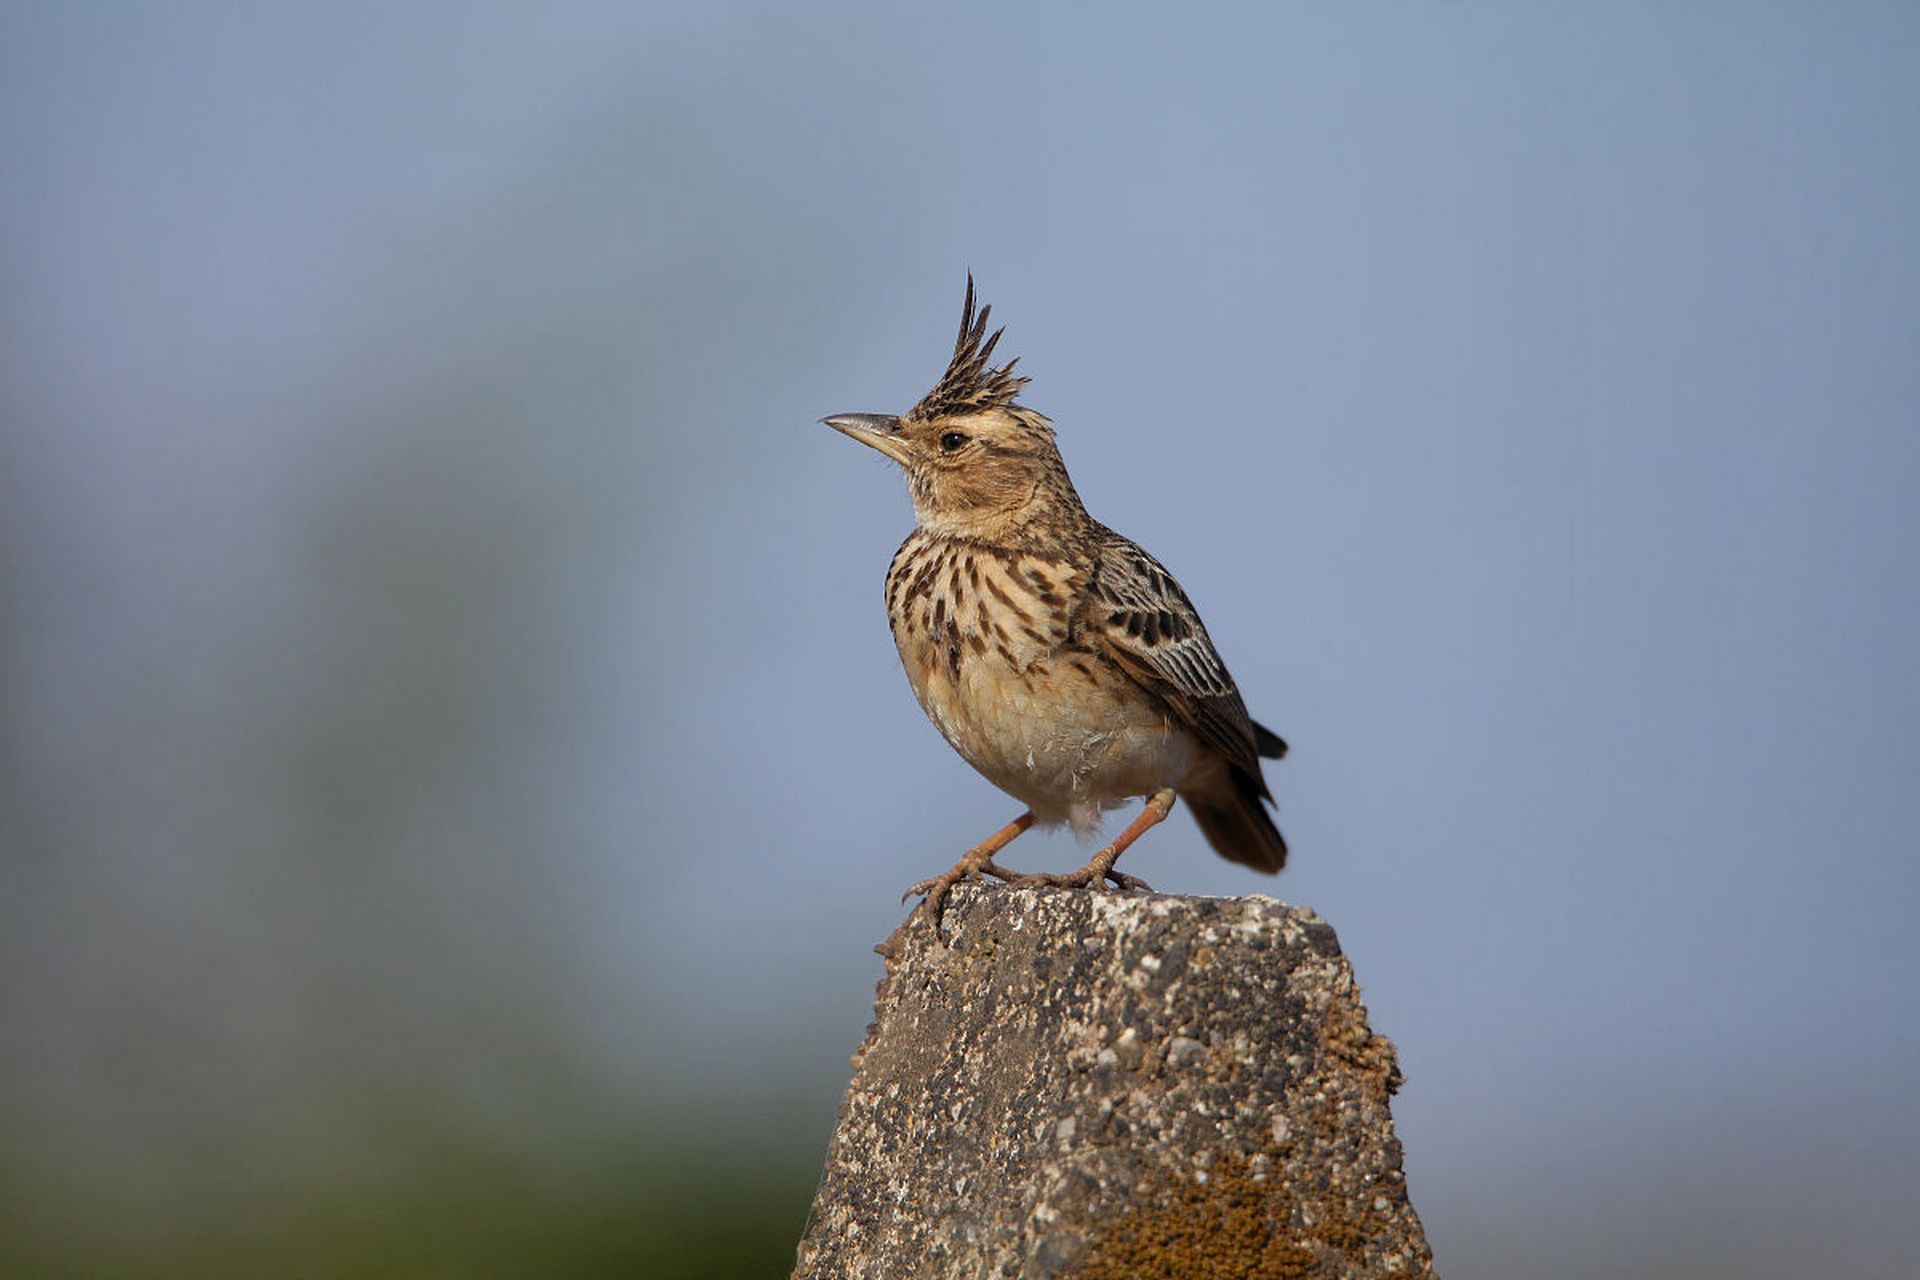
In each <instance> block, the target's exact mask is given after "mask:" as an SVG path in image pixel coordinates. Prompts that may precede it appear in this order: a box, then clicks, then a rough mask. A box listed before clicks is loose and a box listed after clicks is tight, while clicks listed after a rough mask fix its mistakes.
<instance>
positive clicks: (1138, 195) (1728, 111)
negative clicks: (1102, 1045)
mask: <svg viewBox="0 0 1920 1280" xmlns="http://www.w3.org/2000/svg"><path fill="white" fill-rule="evenodd" d="M1917 12H1920V11H1916V10H1915V9H1913V8H1912V7H1911V6H1903V5H1884V6H1883V5H1872V4H1842V5H1820V6H1816V5H1777V6H1776V5H1752V6H1740V7H1737V8H1731V7H1725V6H1709V5H1678V6H1676V5H1604V6H1586V7H1582V6H1570V7H1560V6H1555V7H1552V8H1550V9H1549V8H1546V7H1541V6H1534V5H1493V4H1480V3H1453V4H1438V3H1435V4H1408V5H1397V6H1365V7H1358V6H1345V5H1302V6H1277V7H1276V6H1231V5H1229V6H1218V7H1209V8H1206V9H1203V10H1198V11H1195V12H1191V13H1185V14H1175V13H1174V12H1173V11H1171V10H1165V9H1160V8H1153V7H1145V6H1137V5H1113V6H1103V7H1100V8H1097V9H1095V8H1090V7H1069V6H1044V7H1041V6H1035V7H1027V6H1001V5H984V6H974V7H971V8H963V9H955V8H946V9H940V10H910V9H902V8H896V7H891V6H880V5H858V4H828V5H821V6H810V7H804V8H802V7H774V6H763V5H754V4H739V5H693V4H685V5H679V4H663V5H641V6H632V5H612V4H604V5H602V4H569V5H559V6H541V7H536V6H497V5H464V4H463V5H453V4H409V5H371V4H364V5H363V4H338V5H273V4H203V3H188V4H179V5H168V6H152V5H135V4H125V5H123V4H107V3H78V4H51V3H43V4H21V3H13V4H4V5H0V231H3V232H4V234H3V235H0V326H4V342H0V698H4V705H3V707H0V1275H4V1276H6V1277H9V1278H10V1280H11V1278H14V1277H32V1278H38V1277H62V1278H92V1277H153V1276H173V1275H180V1276H189V1275H191V1276H209V1275H218V1276H236V1277H238V1276H249V1277H251V1276H262V1277H267V1276H272V1277H287V1276H296V1277H297V1276H341V1275H368V1276H395V1277H416V1276H419V1277H448V1278H455V1277H458V1278H467V1277H473V1278H476V1280H477V1278H482V1277H507V1276H527V1275H540V1276H579V1277H592V1276H602V1275H605V1276H613V1275H622V1276H635V1275H639V1276H647V1277H660V1278H662V1280H667V1278H672V1280H678V1278H681V1277H688V1278H691V1277H704V1276H713V1277H720V1276H726V1277H736V1276H753V1275H770V1276H772V1275H781V1274H784V1272H785V1270H786V1269H787V1268H788V1267H789V1266H790V1265H791V1258H792V1247H793V1244H794V1242H795V1241H796V1240H797V1238H798V1236H799V1234H800V1231H801V1228H802V1225H803V1223H804V1221H805V1217H806V1212H807V1206H808V1202H809V1199H810V1196H811V1193H812V1189H813V1186H814V1183H815V1180H816V1178H817V1176H818V1172H819V1168H820V1161H821V1158H822V1155H823V1153H824V1148H825V1143H826V1140H827V1137H828V1135H829V1134H830V1132H831V1129H832V1125H833V1119H834V1109H835V1107H836V1105H837V1102H838V1098H839V1093H840V1090H841V1089H842V1088H843V1087H844V1084H845V1081H846V1078H847V1075H848V1066H847V1055H848V1053H849V1052H850V1051H851V1050H852V1049H853V1048H854V1047H855V1045H856V1044H857V1043H858V1041H859V1038H860V1036H861V1034H862V1030H863V1028H864V1026H865V1022H866V1019H867V1016H868V1008H869V1002H870V999H871V994H872V983H873V981H874V980H875V979H876V978H877V977H878V975H879V965H878V961H877V960H876V959H875V958H874V957H873V956H872V955H871V953H870V952H869V949H868V948H869V947H870V945H871V944H872V943H873V942H875V941H877V940H879V939H880V938H881V937H883V936H885V934H886V933H887V932H888V931H889V930H890V929H891V928H892V926H893V924H894V923H895V922H896V920H897V919H898V918H899V915H900V912H901V908H900V907H899V905H898V893H899V891H900V889H901V888H903V887H904V886H905V885H906V884H908V883H911V882H912V881H914V880H916V879H918V878H920V877H922V876H924V875H926V874H930V873H931V872H932V871H934V870H937V869H939V868H941V867H944V866H946V865H947V864H948V863H949V862H950V860H951V859H952V857H953V856H954V855H955V854H956V853H957V852H958V851H959V850H960V849H962V848H964V847H965V846H966V845H967V844H969V843H971V842H972V841H973V840H975V839H978V838H979V837H980V836H981V835H983V834H985V833H986V832H988V831H990V830H992V829H993V828H995V827H997V826H998V825H1000V824H1001V823H1002V822H1004V821H1005V820H1006V819H1007V818H1008V817H1010V816H1012V811H1013V810H1012V805H1011V804H1010V802H1008V801H1006V800H1005V799H1004V798H1003V797H1001V796H999V795H997V794H996V793H995V792H993V790H992V789H991V788H990V787H988V786H987V785H986V784H985V783H984V782H982V781H981V780H979V779H978V778H976V777H974V776H973V775H972V774H971V773H970V772H969V771H968V770H966V769H965V768H964V766H962V765H961V764H960V763H959V762H958V761H956V760H955V759H954V758H953V757H952V755H951V753H950V752H949V751H948V750H947V748H946V747H945V746H944V745H943V744H942V743H940V741H939V740H938V738H937V736H936V735H935V734H934V733H933V731H932V730H931V729H930V728H929V727H928V726H927V725H926V724H925V723H924V721H923V720H922V718H921V716H920V713H919V711H918V710H917V708H916V707H915V706H914V705H913V702H912V699H911V696H910V694H909V693H908V691H907V689H906V686H905V682H904V681H903V680H902V679H901V678H900V674H899V672H898V669H897V663H896V661H895V659H894V656H893V653H892V648H891V643H890V640H889V639H888V636H887V633H886V628H885V624H884V619H883V614H882V608H881V603H880V583H881V578H882V575H883V573H884V571H885V567H886V564H887V561H888V558H889V556H890V555H891V553H892V550H893V548H894V546H895V545H896V543H897V542H898V540H899V538H900V537H901V536H903V535H904V533H905V532H906V529H907V526H908V523H909V516H908V513H907V507H906V503H905V501H904V496H903V493H902V490H901V485H900V483H899V480H898V477H897V476H896V475H895V474H893V473H892V470H891V468H890V467H889V466H888V465H887V464H885V463H884V461H882V460H879V459H877V458H876V457H874V456H872V455H871V454H869V453H867V452H866V451H862V450H858V449H857V448H855V447H854V446H852V445H850V444H849V443H848V442H846V441H845V440H843V439H841V438H839V437H838V436H835V435H833V434H832V433H831V432H829V431H827V430H825V429H824V428H821V427H818V426H817V425H816V420H817V419H818V418H819V417H820V416H821V415H823V414H826V413H831V412H843V411H887V410H897V409H899V408H901V407H904V406H905V405H907V404H909V403H910V402H911V401H912V400H913V399H914V398H915V397H916V396H918V395H919V394H920V393H921V392H922V391H924V390H925V389H926V388H927V387H928V386H929V385H930V384H931V382H932V381H933V380H934V379H935V378H936V377H937V376H938V374H939V372H940V370H941V368H942V367H943V363H944V359H945V354H946V352H947V350H948V348H949V343H950V341H951V337H952V330H953V326H954V323H955V321H956V320H957V318H958V310H959V301H960V292H961V288H962V284H963V279H964V275H965V273H966V272H967V271H968V270H969V269H970V270H972V271H973V272H974V273H975V275H976V276H977V277H978V278H979V281H980V285H981V289H982V293H983V296H984V298H985V299H986V300H987V301H989V302H991V303H993V304H994V307H995V318H996V320H1001V321H1005V322H1006V323H1007V324H1008V325H1009V333H1008V337H1007V339H1006V343H1005V345H1004V346H1003V348H1002V350H1003V351H1005V352H1007V353H1011V354H1019V355H1021V356H1022V357H1023V363H1022V371H1023V372H1028V373H1031V374H1032V375H1034V377H1035V379H1036V381H1035V382H1034V384H1033V386H1032V388H1031V389H1030V391H1029V393H1028V396H1027V399H1028V401H1029V402H1030V403H1032V404H1033V405H1034V406H1035V407H1037V408H1040V409H1042V410H1043V411H1045V412H1047V413H1049V414H1051V415H1052V416H1053V417H1054V418H1055V420H1056V423H1057V425H1058V427H1059V431H1060V439H1061V443H1062V447H1063V449H1064V451H1065V453H1066V457H1067V460H1068V462H1069V464H1070V466H1071V467H1072V468H1073V471H1074V475H1075V477H1076V479H1077V481H1078V482H1079V485H1080V488H1081V491H1082V493H1083V495H1084V496H1085V497H1086V499H1087V501H1088V504H1089V506H1090V508H1091V509H1092V510H1093V511H1094V513H1095V514H1096V515H1098V516H1100V517H1101V518H1103V519H1105V520H1107V521H1108V522H1109V523H1112V524H1113V525H1115V526H1116V527H1118V528H1120V529H1121V530H1123V531H1124V532H1126V533H1128V534H1130V535H1132V536H1134V537H1136V538H1138V539H1139V540H1140V541H1141V542H1143V543H1144V544H1145V545H1147V546H1148V547H1150V548H1151V549H1153V550H1154V551H1155V553H1156V554H1158V555H1159V556H1160V557H1161V558H1162V559H1163V560H1165V561H1166V562H1167V563H1168V564H1169V566H1170V567H1172V568H1173V569H1174V571H1175V572H1176V573H1178V574H1179V575H1180V577H1181V578H1182V580H1183V582H1184V583H1185V584H1186V586H1187V587H1188V589H1189V591H1190V592H1191V594H1192V595H1193V596H1194V597H1195V599H1196V600H1197V602H1198V603H1199V604H1200V606H1201V608H1202V609H1203V611H1204V612H1205V614H1206V616H1207V619H1208V622H1209V626H1210V628H1211V629H1212V631H1213V632H1214V635H1215V637H1216V639H1217V640H1218V642H1219V644H1220V646H1221V648H1222V650H1223V652H1224V654H1225V656H1226V658H1227V660H1228V661H1229V663H1230V664H1231V665H1232V667H1233V669H1234V671H1235V673H1236V675H1237V676H1238V678H1239V682H1240V684H1241V685H1242V687H1243V688H1244V689H1245V690H1246V692H1247V695H1248V701H1249V703H1250V705H1251V707H1252V709H1253V711H1254V713H1255V714H1256V715H1257V716H1259V717H1260V718H1261V719H1262V720H1263V721H1265V722H1267V723H1269V724H1271V725H1273V726H1274V727H1275V728H1276V729H1277V730H1279V731H1280V732H1282V733H1283V734H1284V735H1285V736H1286V737H1287V738H1288V739H1289V740H1290V741H1291V742H1292V743H1293V745H1294V748H1295V750H1294V753H1293V755H1292V756H1291V757H1290V758H1289V759H1288V760H1287V761H1286V762H1285V763H1284V764H1283V765H1281V766H1280V767H1278V768H1277V769H1276V770H1274V771H1272V782H1273V785H1274V789H1275V791H1276V792H1277V794H1278V795H1279V796H1280V799H1281V806H1282V812H1281V825H1282V827H1283V829H1284V830H1285V831H1286V832H1287V834H1288V836H1289V839H1290V841H1291V843H1292V844H1293V847H1294V849H1295V859H1294V863H1293V865H1292V866H1291V867H1290V868H1289V869H1288V871H1287V873H1286V875H1285V876H1284V877H1283V878H1282V879H1280V880H1278V881H1268V880H1265V879H1262V878H1259V877H1256V876H1253V875H1251V874H1250V873H1247V872H1245V871H1244V870H1243V869H1240V868H1235V867H1232V866H1229V865H1227V864H1225V863H1223V862H1220V861H1219V860H1217V859H1214V858H1212V857H1211V856H1210V855H1209V854H1208V853H1207V852H1206V851H1205V848H1204V846H1203V844H1202V843H1201V841H1200V839H1199V837H1198V835H1197V834H1196V833H1195V831H1194V830H1193V829H1192V826H1191V824H1190V823H1186V822H1184V821H1183V820H1176V821H1175V822H1173V823H1169V824H1168V825H1167V826H1166V827H1165V828H1163V829H1162V830H1161V831H1159V832H1156V833H1155V835H1154V837H1153V838H1152V839H1151V840H1149V841H1147V842H1145V843H1144V844H1143V845H1142V846H1141V848H1140V849H1138V850H1137V851H1136V852H1135V853H1134V854H1131V855H1129V865H1130V867H1131V869H1132V870H1134V871H1136V872H1137V873H1139V874H1141V875H1143V876H1145V877H1146V878H1148V879H1149V880H1151V881H1152V882H1153V883H1154V884H1155V885H1156V886H1157V887H1159V888H1162V889H1167V890H1172V891H1180V892H1207V893H1227V894H1240V893H1248V892H1256V891H1259V892H1271V893H1276V894H1279V895H1280V896H1283V897H1285V898H1287V899H1289V900H1292V901H1297V902H1303V903H1307V904H1309V905H1312V906H1314V907H1316V908H1318V909H1319V910H1321V911H1322V912H1323V913H1324V914H1325V915H1326V916H1327V917H1328V918H1329V919H1330V920H1332V922H1333V923H1334V924H1335V926H1336V927H1337V928H1338V929H1339V931H1340V933H1341V937H1342V939H1343V942H1344V944H1345V945H1346V947H1347V949H1348V952H1349V954H1350V955H1351V956H1352V958H1353V960H1354V963H1355V965H1356V968H1357V970H1358V973H1359V976H1360V978H1361V980H1362V981H1363V982H1364V983H1365V984H1366V985H1367V989H1368V1002H1369V1005H1370V1007H1371V1010H1372V1013H1373V1016H1374V1020H1375V1024H1376V1026H1377V1027H1378V1029H1380V1030H1381V1031H1383V1032H1384V1033H1386V1034H1388V1035H1390V1036H1392V1037H1393V1038H1394V1039H1395V1040H1396V1041H1397V1042H1398V1044H1399V1047H1400V1050H1401V1056H1402V1064H1403V1067H1404V1069H1405V1070H1406V1073H1407V1076H1408V1079H1409V1083H1408V1086H1407V1088H1406V1090H1405V1091H1404V1092H1403V1093H1402V1094H1401V1096H1400V1098H1399V1099H1398V1100H1397V1102H1396V1115H1397V1117H1398V1120H1399V1125H1400V1131H1401V1134H1402V1137H1403V1139H1404V1141H1405V1143H1406V1146H1407V1151H1408V1170H1409V1175H1410V1178H1411V1187H1412V1190H1413V1198H1414V1203H1415V1205H1416V1207H1417V1208H1418V1209H1419V1210H1420V1211H1421V1213H1422V1215H1423V1217H1424V1218H1425V1220H1426V1223H1427V1226H1428V1229H1429V1232H1430V1235H1431V1237H1432V1240H1433V1243H1434V1246H1435V1249H1436V1252H1437V1256H1438V1259H1439V1261H1440V1264H1441V1266H1442V1268H1443V1269H1444V1270H1445V1271H1446V1272H1447V1273H1448V1274H1452V1275H1457V1276H1480V1277H1493V1278H1496V1280H1497V1278H1500V1277H1520V1276H1531V1275H1535V1274H1539V1273H1541V1272H1543V1271H1549V1270H1550V1271H1553V1272H1555V1273H1560V1274H1569V1275H1574V1276H1595V1277H1600V1276H1618V1275H1627V1274H1631V1275H1638V1276H1654V1277H1664V1276H1674V1277H1678V1276H1689V1277H1697V1276H1713V1275H1726V1276H1734V1275H1738V1276H1741V1277H1743V1280H1752V1278H1754V1277H1783V1278H1784V1277H1790V1276H1795V1277H1797V1276H1803V1275H1808V1274H1834V1275H1839V1274H1848V1275H1851V1274H1895V1273H1898V1272H1899V1271H1900V1270H1901V1269H1902V1264H1903V1263H1904V1262H1905V1261H1906V1260H1908V1259H1910V1258H1911V1257H1912V1256H1913V1253H1914V1250H1915V1248H1916V1246H1920V1233H1917V1232H1920V1228H1916V1226H1915V1223H1914V1220H1913V1217H1912V1214H1911V1205H1912V1203H1913V1199H1914V1196H1915V1194H1916V1192H1920V1157H1917V1156H1916V1152H1920V1119H1917V1118H1916V1115H1917V1113H1916V1109H1915V1108H1914V1107H1913V1106H1912V1102H1911V1091H1912V1084H1913V1081H1914V1080H1915V1079H1916V1078H1920V1071H1917V1069H1920V1031H1916V1028H1920V1016H1916V1015H1920V995H1917V994H1916V985H1915V984H1914V982H1913V981H1912V977H1913V974H1914V973H1915V972H1916V971H1920V944H1917V943H1916V942H1915V931H1914V930H1913V929H1912V927H1911V914H1912V909H1913V906H1914V904H1915V901H1916V899H1917V898H1920V892H1916V891H1917V890H1920V876H1917V875H1916V872H1915V870H1914V866H1915V861H1914V858H1913V856H1912V855H1913V850H1914V848H1915V837H1916V835H1920V821H1916V817H1915V809H1914V806H1913V804H1912V801H1911V794H1912V789H1913V784H1914V780H1915V778H1916V777H1920V769H1916V768H1915V765H1916V763H1920V760H1917V758H1916V757H1917V755H1920V753H1917V752H1916V750H1915V747H1914V743H1913V734H1912V726H1913V724H1914V723H1915V721H1916V719H1917V718H1920V669H1916V666H1915V664H1914V660H1913V658H1914V654H1915V653H1916V652H1920V602H1917V599H1916V596H1917V593H1916V591H1915V581H1914V573H1913V569H1914V565H1915V564H1916V563H1917V562H1920V516H1916V506H1917V505H1920V504H1916V503H1915V500H1914V498H1915V494H1916V493H1920V437H1917V436H1916V433H1915V431H1914V414H1913V406H1914V405H1915V404H1916V403H1920V363H1917V362H1916V361H1915V360H1914V358H1913V355H1914V352H1915V351H1916V350H1920V238H1917V237H1916V233H1915V228H1916V227H1920V147H1915V146H1914V141H1915V138H1914V122H1915V121H1916V120H1920V87H1917V86H1920V79H1917V78H1916V77H1915V76H1914V75H1913V68H1914V66H1916V65H1920V17H1917V16H1916V14H1917ZM1018 851H1019V853H1020V857H1018V858H1014V859H1012V862H1013V865H1016V866H1022V867H1036V868H1056V869H1057V868H1063V867H1065V866H1067V865H1069V864H1070V863H1073V862H1076V861H1077V859H1078V857H1079V856H1080V851H1078V850H1076V849H1075V848H1074V847H1073V846H1072V843H1071V841H1070V840H1069V839H1068V838H1067V837H1064V836H1054V837H1030V838H1029V840H1027V841H1023V842H1022V844H1021V846H1019V847H1018Z"/></svg>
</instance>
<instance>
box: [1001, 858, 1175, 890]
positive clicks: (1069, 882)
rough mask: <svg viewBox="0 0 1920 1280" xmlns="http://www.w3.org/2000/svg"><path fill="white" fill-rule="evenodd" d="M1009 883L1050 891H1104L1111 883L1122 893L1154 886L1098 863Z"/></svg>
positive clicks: (1038, 873)
mask: <svg viewBox="0 0 1920 1280" xmlns="http://www.w3.org/2000/svg"><path fill="white" fill-rule="evenodd" d="M1008 883H1010V884H1015V885H1027V886H1031V887H1034V888H1050V889H1104V888H1106V886H1107V885H1108V884H1109V883H1111V884H1112V885H1113V887H1114V888H1116V889H1118V890H1120V891H1121V892H1122V893H1152V892H1153V886H1152V885H1150V884H1148V883H1147V882H1146V881H1145V880H1142V879H1141V878H1140V877H1139V876H1130V875H1128V874H1127V873H1126V872H1124V871H1115V870H1114V869H1113V868H1112V867H1103V866H1101V865H1100V864H1099V863H1098V862H1097V861H1096V862H1089V863H1088V864H1087V865H1086V866H1084V867H1082V868H1080V869H1079V870H1078V871H1068V872H1065V873H1064V874H1056V873H1054V872H1049V871H1042V872H1037V873H1035V874H1033V875H1030V876H1021V877H1020V878H1018V879H1017V880H1011V881H1009V882H1008Z"/></svg>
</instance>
